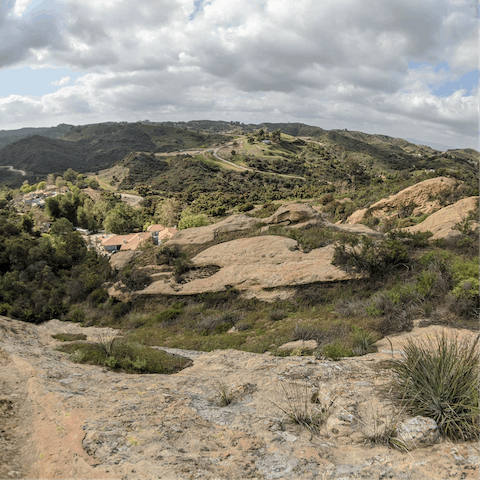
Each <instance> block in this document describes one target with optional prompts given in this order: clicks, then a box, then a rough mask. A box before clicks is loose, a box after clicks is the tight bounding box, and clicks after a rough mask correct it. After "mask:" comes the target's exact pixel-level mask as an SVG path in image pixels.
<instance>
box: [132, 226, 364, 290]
mask: <svg viewBox="0 0 480 480" xmlns="http://www.w3.org/2000/svg"><path fill="white" fill-rule="evenodd" d="M297 248H298V244H297V242H296V241H295V240H293V239H291V238H285V237H280V236H274V235H271V236H270V235H268V236H263V237H252V238H241V239H238V240H232V241H230V242H225V243H221V244H219V245H214V246H213V247H210V248H208V249H206V250H204V251H203V252H201V253H199V254H198V255H197V256H196V257H194V258H193V259H192V263H193V265H194V266H195V267H206V266H209V265H217V266H219V267H221V268H220V271H218V272H217V273H215V274H214V275H212V276H209V277H207V278H196V279H194V280H192V281H191V282H188V283H183V284H182V283H180V284H177V283H172V282H171V281H165V280H159V281H157V282H154V283H152V284H150V285H149V286H148V287H146V288H145V289H144V290H141V291H139V292H137V293H138V294H147V295H148V294H166V295H194V294H199V293H205V292H218V291H223V290H226V289H227V288H228V287H234V288H236V289H238V290H241V291H249V290H250V291H251V290H257V291H258V290H261V289H270V288H276V287H286V286H297V285H306V284H310V283H316V282H336V281H341V280H347V279H350V278H357V276H352V275H351V274H347V273H346V272H344V271H343V270H340V269H339V268H337V267H335V266H333V265H332V264H331V262H332V259H333V254H334V247H333V246H332V245H329V246H327V247H324V248H316V249H314V250H312V251H311V252H310V253H303V252H301V251H300V250H297Z"/></svg>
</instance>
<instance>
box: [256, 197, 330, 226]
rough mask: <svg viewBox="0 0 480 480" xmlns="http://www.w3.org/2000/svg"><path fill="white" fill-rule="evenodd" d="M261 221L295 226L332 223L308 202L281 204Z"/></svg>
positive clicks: (269, 223) (268, 223)
mask: <svg viewBox="0 0 480 480" xmlns="http://www.w3.org/2000/svg"><path fill="white" fill-rule="evenodd" d="M263 223H266V224H267V225H288V226H295V227H296V228H301V227H305V226H307V225H328V226H331V225H332V224H331V223H330V222H329V221H327V220H326V219H325V218H324V216H323V215H322V214H321V213H319V212H317V211H316V210H315V209H314V208H313V207H312V206H311V205H309V204H308V203H291V204H289V205H282V206H281V207H280V208H279V209H278V210H277V211H276V212H275V213H274V214H273V215H270V216H269V217H267V218H264V219H263Z"/></svg>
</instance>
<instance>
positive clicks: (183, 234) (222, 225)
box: [169, 215, 259, 245]
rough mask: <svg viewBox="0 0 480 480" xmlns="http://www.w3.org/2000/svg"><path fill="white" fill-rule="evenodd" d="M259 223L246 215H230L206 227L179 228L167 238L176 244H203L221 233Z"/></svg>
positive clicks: (240, 229)
mask: <svg viewBox="0 0 480 480" xmlns="http://www.w3.org/2000/svg"><path fill="white" fill-rule="evenodd" d="M258 223H259V220H258V219H256V218H252V217H247V215H232V216H231V217H227V218H226V219H225V220H222V221H221V222H218V223H215V224H214V225H207V226H206V227H196V228H186V229H185V230H180V231H179V232H177V233H176V234H175V235H173V236H172V238H171V239H170V240H169V243H176V244H178V245H203V244H204V243H208V242H211V241H213V240H214V238H215V236H216V235H218V234H221V233H227V232H237V231H242V230H248V229H249V228H252V227H254V226H255V225H257V224H258Z"/></svg>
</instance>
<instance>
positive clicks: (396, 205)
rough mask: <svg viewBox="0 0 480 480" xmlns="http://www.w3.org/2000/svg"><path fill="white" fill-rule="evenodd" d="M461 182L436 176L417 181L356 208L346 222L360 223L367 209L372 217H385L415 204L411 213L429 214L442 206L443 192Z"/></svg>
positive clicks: (452, 188) (450, 189)
mask: <svg viewBox="0 0 480 480" xmlns="http://www.w3.org/2000/svg"><path fill="white" fill-rule="evenodd" d="M460 183H461V182H459V181H458V180H456V179H454V178H448V177H436V178H430V179H428V180H424V181H423V182H419V183H417V184H415V185H412V186H411V187H408V188H405V189H404V190H402V191H401V192H398V193H397V194H395V195H392V196H390V197H388V198H382V200H380V201H378V202H376V203H374V204H373V205H372V206H371V207H370V208H364V209H362V210H357V211H356V212H354V213H353V214H352V215H350V217H348V218H347V220H346V223H350V224H353V223H360V222H362V221H363V220H364V219H365V215H366V213H367V211H368V212H369V213H370V214H371V215H372V216H373V217H385V216H391V215H396V214H395V211H398V210H399V209H401V208H402V207H404V206H408V205H415V207H414V208H413V209H412V213H413V215H416V216H418V215H421V214H424V213H427V214H430V213H433V212H434V211H436V210H438V209H439V208H441V207H442V204H441V202H440V200H439V196H441V195H442V194H443V193H444V192H451V191H453V190H454V189H455V188H456V187H458V185H459V184H460Z"/></svg>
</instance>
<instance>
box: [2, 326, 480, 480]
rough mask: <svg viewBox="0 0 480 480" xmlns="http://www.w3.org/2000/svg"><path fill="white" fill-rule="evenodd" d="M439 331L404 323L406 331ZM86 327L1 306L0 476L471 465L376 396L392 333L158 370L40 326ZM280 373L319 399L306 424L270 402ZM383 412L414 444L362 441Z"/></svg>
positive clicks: (297, 397)
mask: <svg viewBox="0 0 480 480" xmlns="http://www.w3.org/2000/svg"><path fill="white" fill-rule="evenodd" d="M439 330H441V327H432V326H431V327H427V328H418V327H416V328H415V329H414V330H413V332H411V333H410V334H405V335H415V336H423V335H425V334H432V333H435V331H439ZM99 331H100V329H97V328H94V327H89V328H81V327H79V326H78V325H75V324H70V323H62V322H59V321H57V320H52V321H50V322H47V323H45V324H43V325H40V326H35V325H31V324H26V323H22V322H19V321H16V320H11V319H8V318H6V317H0V380H1V383H0V478H35V479H46V478H48V479H54V478H62V479H65V478H71V479H106V478H117V479H120V478H121V479H157V478H161V479H172V480H173V479H247V478H252V479H276V478H283V479H292V480H293V479H302V480H303V479H325V480H327V479H332V480H334V479H335V480H340V479H342V480H353V479H361V478H365V479H380V478H382V479H383V478H393V479H409V480H415V479H418V480H424V479H474V478H478V476H479V472H480V455H479V448H478V445H477V444H475V443H456V444H454V443H451V442H450V441H446V440H443V439H441V438H439V437H438V434H437V433H436V431H435V426H434V425H433V426H432V425H431V423H430V424H428V421H427V422H425V421H423V423H422V421H421V420H420V421H419V419H418V418H417V419H416V420H415V421H413V422H412V419H409V418H407V417H405V416H402V415H399V413H398V412H395V411H394V410H393V409H392V407H391V406H390V405H389V404H388V401H387V399H385V398H384V397H382V396H381V395H380V393H379V388H380V387H381V386H382V385H385V384H387V383H388V382H389V380H390V375H391V373H390V370H388V369H387V368H385V366H386V361H387V360H389V359H391V358H392V357H398V355H399V354H400V350H401V345H402V340H404V339H405V335H399V336H396V337H391V338H390V339H389V340H390V341H391V342H392V343H391V344H390V342H389V340H387V339H383V340H381V341H380V342H379V343H378V349H379V351H378V353H374V354H369V355H366V356H364V357H356V358H348V359H344V360H341V361H339V362H330V361H324V360H316V359H315V358H314V357H296V356H291V357H272V356H269V355H259V354H252V353H245V352H240V351H233V350H228V351H214V352H210V353H204V352H186V351H177V352H176V353H179V354H183V355H185V356H188V357H190V358H191V359H192V361H193V364H192V366H190V367H189V368H186V369H184V370H183V371H181V372H179V373H177V374H175V375H170V376H167V375H129V374H124V373H115V372H112V371H109V370H107V369H106V368H103V367H98V366H90V365H81V364H76V363H72V362H71V361H70V360H69V357H68V355H67V354H64V353H60V352H57V351H54V350H53V348H54V347H55V346H56V345H57V344H58V343H59V342H58V341H57V340H54V339H53V338H52V337H51V335H52V334H56V333H85V334H87V335H88V337H89V339H92V340H95V339H96V335H98V332H99ZM101 331H102V332H105V329H102V330H101ZM107 331H108V332H110V333H113V331H111V330H107ZM456 333H457V334H459V335H462V336H463V335H474V334H473V333H471V332H469V331H465V330H462V331H457V332H456ZM292 382H293V383H292ZM292 385H296V386H297V387H298V388H296V390H295V389H294V391H293V393H294V395H293V397H294V398H293V400H291V404H293V405H294V406H295V405H296V406H298V407H299V408H300V407H301V406H302V405H305V404H306V405H307V407H308V409H310V411H311V412H313V413H315V412H320V411H322V409H323V410H326V412H327V413H326V415H325V421H324V423H323V425H322V426H321V427H320V431H319V432H318V433H312V432H310V431H309V430H308V429H305V428H300V427H298V426H296V425H294V424H292V423H290V422H289V421H288V418H287V416H286V415H285V413H284V412H283V411H282V408H283V409H285V410H287V411H289V406H288V403H287V401H286V396H285V392H287V393H289V394H292ZM222 389H225V390H226V391H227V392H228V394H229V395H231V396H232V397H233V402H232V403H231V404H230V405H228V406H221V402H220V400H221V393H220V392H221V390H222ZM317 398H318V400H315V399H317ZM312 400H313V401H314V403H311V402H312ZM280 407H281V408H280ZM392 422H396V423H397V424H398V428H399V431H402V432H403V435H404V436H405V438H407V437H408V438H409V439H410V442H413V443H415V444H416V445H417V447H418V448H416V449H414V450H412V451H411V452H409V453H402V452H400V451H397V450H393V449H389V448H388V447H386V446H383V445H371V444H370V443H368V442H367V443H366V440H365V437H366V436H372V435H374V434H375V433H379V432H380V431H382V428H383V429H385V426H386V425H389V424H391V423H392ZM420 424H422V425H423V426H422V427H421V428H419V427H418V425H420Z"/></svg>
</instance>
